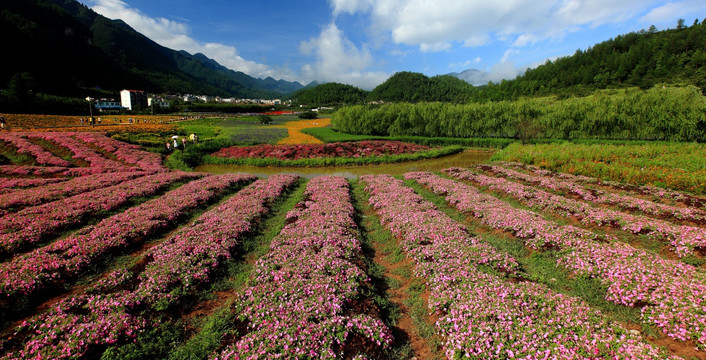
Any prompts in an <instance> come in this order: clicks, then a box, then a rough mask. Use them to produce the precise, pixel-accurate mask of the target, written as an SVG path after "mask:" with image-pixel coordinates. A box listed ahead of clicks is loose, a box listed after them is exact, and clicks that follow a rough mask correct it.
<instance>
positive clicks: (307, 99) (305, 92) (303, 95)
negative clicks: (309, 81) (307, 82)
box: [290, 82, 368, 106]
mask: <svg viewBox="0 0 706 360" xmlns="http://www.w3.org/2000/svg"><path fill="white" fill-rule="evenodd" d="M367 95H368V92H367V91H365V90H362V89H359V88H357V87H355V86H351V85H346V84H339V83H335V82H332V83H326V84H320V85H316V86H313V87H306V88H303V89H301V90H299V91H297V92H295V93H294V94H292V95H291V96H290V98H291V99H293V100H295V101H296V102H298V103H299V104H307V105H312V106H336V105H355V104H362V103H365V99H366V96H367Z"/></svg>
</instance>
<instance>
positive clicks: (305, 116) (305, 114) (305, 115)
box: [299, 111, 317, 120]
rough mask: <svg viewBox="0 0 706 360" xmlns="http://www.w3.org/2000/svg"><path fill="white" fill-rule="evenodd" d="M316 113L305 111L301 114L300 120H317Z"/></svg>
mask: <svg viewBox="0 0 706 360" xmlns="http://www.w3.org/2000/svg"><path fill="white" fill-rule="evenodd" d="M316 116H317V114H316V112H314V111H304V112H302V113H301V114H299V118H300V119H303V120H307V119H308V120H310V119H316Z"/></svg>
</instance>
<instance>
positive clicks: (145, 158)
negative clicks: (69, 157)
mask: <svg viewBox="0 0 706 360" xmlns="http://www.w3.org/2000/svg"><path fill="white" fill-rule="evenodd" d="M74 136H75V137H76V139H78V140H81V141H83V142H85V143H88V144H94V145H95V146H98V147H100V148H101V149H103V150H105V151H107V152H109V153H112V154H113V155H115V157H116V158H117V159H118V160H121V161H124V162H126V163H128V164H134V165H136V166H137V167H138V168H140V169H142V170H144V171H166V170H167V169H166V168H165V167H164V166H163V165H162V157H161V156H160V155H159V154H155V153H151V152H149V151H145V150H142V148H141V147H140V146H138V145H132V144H128V143H125V142H122V141H117V140H114V139H111V138H109V137H107V136H105V135H103V134H100V133H95V132H79V133H76V134H75V135H74Z"/></svg>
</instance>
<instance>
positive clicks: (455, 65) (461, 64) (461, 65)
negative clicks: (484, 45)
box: [449, 56, 482, 69]
mask: <svg viewBox="0 0 706 360" xmlns="http://www.w3.org/2000/svg"><path fill="white" fill-rule="evenodd" d="M481 60H482V59H481V58H480V56H478V57H476V58H475V59H473V60H467V61H465V62H458V63H451V64H449V67H450V68H463V69H465V68H467V67H469V66H471V65H473V64H478V63H480V62H481Z"/></svg>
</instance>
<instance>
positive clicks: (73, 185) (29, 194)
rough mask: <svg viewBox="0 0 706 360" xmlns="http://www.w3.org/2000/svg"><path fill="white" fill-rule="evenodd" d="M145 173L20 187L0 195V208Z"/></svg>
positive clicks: (58, 196) (39, 201) (41, 200)
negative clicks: (27, 187) (25, 187)
mask: <svg viewBox="0 0 706 360" xmlns="http://www.w3.org/2000/svg"><path fill="white" fill-rule="evenodd" d="M144 175H147V173H142V172H126V173H109V174H97V175H90V176H83V177H78V178H74V179H71V180H67V181H64V182H61V183H57V184H47V185H44V186H39V187H35V188H30V189H21V190H16V191H13V192H9V193H5V194H2V195H0V209H4V210H9V209H18V208H21V207H25V206H33V205H40V204H43V203H46V202H49V201H54V200H57V199H61V198H65V197H69V196H73V195H77V194H81V193H84V192H88V191H93V190H96V189H101V188H105V187H108V186H112V185H116V184H120V183H122V182H124V181H127V180H130V179H134V178H136V177H138V176H144Z"/></svg>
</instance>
